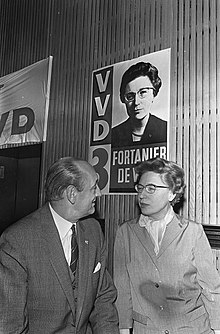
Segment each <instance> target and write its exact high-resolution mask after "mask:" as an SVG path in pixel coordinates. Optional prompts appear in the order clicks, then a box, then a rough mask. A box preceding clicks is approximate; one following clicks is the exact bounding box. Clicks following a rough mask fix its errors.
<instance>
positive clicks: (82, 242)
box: [76, 221, 91, 324]
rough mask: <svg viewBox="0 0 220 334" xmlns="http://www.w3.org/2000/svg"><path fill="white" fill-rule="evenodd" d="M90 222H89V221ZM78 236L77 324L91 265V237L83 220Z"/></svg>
mask: <svg viewBox="0 0 220 334" xmlns="http://www.w3.org/2000/svg"><path fill="white" fill-rule="evenodd" d="M87 224H88V222H87ZM77 236H78V246H79V270H78V277H80V279H79V280H78V296H79V298H78V300H77V310H76V324H77V323H78V322H79V318H80V316H81V314H82V310H83V304H84V301H85V296H86V290H87V285H88V284H87V282H88V267H89V258H90V257H89V249H90V241H91V240H90V239H89V237H90V236H89V234H88V232H87V230H86V229H85V227H84V225H83V221H80V222H78V223H77Z"/></svg>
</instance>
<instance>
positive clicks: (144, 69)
mask: <svg viewBox="0 0 220 334" xmlns="http://www.w3.org/2000/svg"><path fill="white" fill-rule="evenodd" d="M143 76H144V77H145V76H147V77H148V78H149V79H150V81H151V83H152V85H153V87H154V92H153V94H154V97H155V96H157V94H158V92H159V89H160V87H161V85H162V81H161V78H160V77H159V76H158V69H157V68H156V67H155V66H154V65H152V64H151V63H144V62H139V63H136V64H134V65H132V66H131V67H129V68H128V69H127V71H125V73H124V74H123V76H122V79H121V87H120V99H121V102H122V103H124V102H125V100H124V95H125V89H126V86H127V84H128V83H129V82H131V81H133V80H134V79H136V78H139V77H143Z"/></svg>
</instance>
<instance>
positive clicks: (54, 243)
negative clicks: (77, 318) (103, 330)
mask: <svg viewBox="0 0 220 334" xmlns="http://www.w3.org/2000/svg"><path fill="white" fill-rule="evenodd" d="M42 231H43V237H42V238H43V239H44V240H45V252H46V255H47V256H48V258H49V261H50V263H51V265H52V267H53V270H54V271H55V274H56V276H57V278H58V280H59V282H60V285H61V286H62V288H63V291H64V294H65V295H66V298H67V300H68V302H69V305H70V307H71V309H72V310H73V312H74V310H75V305H74V300H73V289H72V284H71V279H70V274H69V268H68V264H67V261H66V258H65V254H64V251H63V247H62V244H61V241H60V237H59V233H58V231H57V228H56V225H55V223H54V221H53V218H52V215H51V213H50V209H49V207H48V206H45V212H44V217H43V218H42Z"/></svg>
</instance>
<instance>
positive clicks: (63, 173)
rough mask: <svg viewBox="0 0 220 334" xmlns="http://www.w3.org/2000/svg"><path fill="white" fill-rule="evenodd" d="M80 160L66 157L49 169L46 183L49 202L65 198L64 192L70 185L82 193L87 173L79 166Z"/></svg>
mask: <svg viewBox="0 0 220 334" xmlns="http://www.w3.org/2000/svg"><path fill="white" fill-rule="evenodd" d="M78 161H80V159H76V158H73V157H64V158H61V159H59V160H57V161H55V162H54V163H53V164H52V165H51V166H50V168H49V170H48V172H47V176H46V182H45V194H46V200H47V201H57V200H60V199H62V198H63V192H64V191H65V190H66V189H67V187H68V186H69V185H73V186H74V187H76V189H77V190H78V191H82V190H83V189H84V186H85V173H83V172H82V171H81V170H80V168H79V165H78Z"/></svg>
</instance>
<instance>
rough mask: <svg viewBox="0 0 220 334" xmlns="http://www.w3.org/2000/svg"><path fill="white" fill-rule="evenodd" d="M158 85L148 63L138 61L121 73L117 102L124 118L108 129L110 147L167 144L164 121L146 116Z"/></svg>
mask: <svg viewBox="0 0 220 334" xmlns="http://www.w3.org/2000/svg"><path fill="white" fill-rule="evenodd" d="M161 85H162V82H161V79H160V77H159V76H158V70H157V68H156V67H155V66H153V65H152V64H151V63H144V62H139V63H137V64H134V65H132V66H131V67H129V68H128V70H127V71H126V72H125V73H124V74H123V77H122V81H121V87H120V99H121V102H122V103H124V104H125V106H126V110H127V114H128V119H127V120H126V121H125V122H123V123H121V124H119V125H117V126H116V127H114V128H113V129H112V140H111V144H112V147H113V148H116V147H127V146H134V145H143V144H157V143H162V142H166V141H167V122H166V121H164V120H162V119H160V118H158V117H156V116H155V115H152V114H151V113H150V111H151V107H152V103H153V101H154V98H155V97H156V96H157V94H158V92H159V89H160V87H161Z"/></svg>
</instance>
